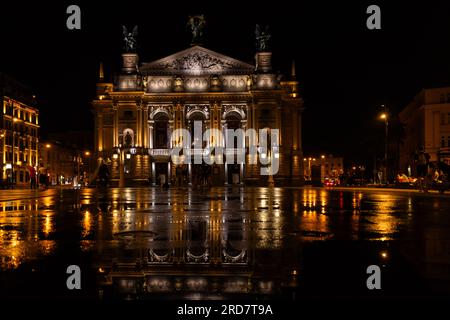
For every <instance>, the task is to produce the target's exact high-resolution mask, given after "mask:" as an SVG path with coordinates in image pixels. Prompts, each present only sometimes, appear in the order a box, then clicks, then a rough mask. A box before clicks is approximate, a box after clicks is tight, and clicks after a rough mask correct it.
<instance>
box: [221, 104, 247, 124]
mask: <svg viewBox="0 0 450 320" xmlns="http://www.w3.org/2000/svg"><path fill="white" fill-rule="evenodd" d="M222 110H223V112H222V119H225V118H226V117H227V116H228V115H229V114H230V113H232V112H235V113H237V114H239V115H240V116H241V119H242V120H244V119H245V117H246V112H245V110H246V105H241V104H225V105H223V106H222Z"/></svg>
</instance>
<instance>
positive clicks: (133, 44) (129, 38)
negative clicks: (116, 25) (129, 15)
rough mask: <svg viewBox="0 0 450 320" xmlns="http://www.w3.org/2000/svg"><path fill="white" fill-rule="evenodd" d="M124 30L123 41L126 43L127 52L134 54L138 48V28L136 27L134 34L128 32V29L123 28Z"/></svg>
mask: <svg viewBox="0 0 450 320" xmlns="http://www.w3.org/2000/svg"><path fill="white" fill-rule="evenodd" d="M122 29H123V41H125V46H124V49H125V52H129V53H134V52H136V48H137V34H138V27H137V26H134V28H133V32H128V30H127V27H125V26H122Z"/></svg>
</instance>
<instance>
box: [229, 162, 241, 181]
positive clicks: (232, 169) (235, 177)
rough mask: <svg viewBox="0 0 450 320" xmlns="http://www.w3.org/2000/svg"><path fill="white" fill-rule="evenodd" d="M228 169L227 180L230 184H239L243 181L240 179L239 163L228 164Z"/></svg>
mask: <svg viewBox="0 0 450 320" xmlns="http://www.w3.org/2000/svg"><path fill="white" fill-rule="evenodd" d="M227 166H228V167H227V171H228V179H227V182H228V183H229V184H239V183H241V181H240V180H241V179H240V175H239V174H240V170H239V165H238V164H227Z"/></svg>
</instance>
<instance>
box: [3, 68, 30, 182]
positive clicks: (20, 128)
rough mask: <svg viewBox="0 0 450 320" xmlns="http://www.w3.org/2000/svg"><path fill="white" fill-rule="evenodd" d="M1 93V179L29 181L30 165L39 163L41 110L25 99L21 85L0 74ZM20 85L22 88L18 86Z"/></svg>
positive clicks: (4, 180)
mask: <svg viewBox="0 0 450 320" xmlns="http://www.w3.org/2000/svg"><path fill="white" fill-rule="evenodd" d="M0 80H1V82H2V85H5V83H6V85H5V86H4V87H3V92H1V93H0V102H1V108H2V110H1V111H2V112H1V118H0V150H1V156H0V166H1V181H2V183H14V184H15V185H17V186H20V185H26V184H28V183H29V181H30V175H29V167H30V166H32V167H36V166H37V165H38V163H37V162H38V144H39V140H38V136H39V112H38V110H37V109H36V108H34V107H32V106H30V103H28V101H27V103H24V102H22V101H23V100H26V99H22V97H23V96H22V94H21V89H20V85H19V84H17V83H16V82H15V81H14V80H12V79H10V78H7V77H5V76H2V77H1V79H0ZM18 87H19V88H18Z"/></svg>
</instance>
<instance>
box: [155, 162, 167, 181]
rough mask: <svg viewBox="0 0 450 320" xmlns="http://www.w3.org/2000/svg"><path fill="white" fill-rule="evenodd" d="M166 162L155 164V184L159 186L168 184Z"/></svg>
mask: <svg viewBox="0 0 450 320" xmlns="http://www.w3.org/2000/svg"><path fill="white" fill-rule="evenodd" d="M168 171H169V170H168V165H167V162H156V163H155V177H156V184H157V185H161V184H165V183H169V172H168Z"/></svg>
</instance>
